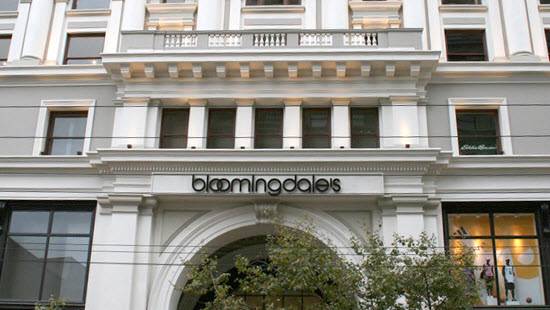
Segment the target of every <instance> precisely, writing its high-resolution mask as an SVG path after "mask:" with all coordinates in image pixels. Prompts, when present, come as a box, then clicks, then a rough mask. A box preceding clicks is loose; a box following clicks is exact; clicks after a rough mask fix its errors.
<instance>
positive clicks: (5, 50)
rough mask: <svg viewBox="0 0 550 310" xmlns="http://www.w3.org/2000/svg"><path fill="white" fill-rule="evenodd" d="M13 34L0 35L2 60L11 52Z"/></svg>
mask: <svg viewBox="0 0 550 310" xmlns="http://www.w3.org/2000/svg"><path fill="white" fill-rule="evenodd" d="M0 1H1V0H0ZM10 44H11V36H0V61H1V62H4V61H7V60H8V54H9V52H10Z"/></svg>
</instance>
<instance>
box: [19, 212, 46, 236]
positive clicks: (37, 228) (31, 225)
mask: <svg viewBox="0 0 550 310" xmlns="http://www.w3.org/2000/svg"><path fill="white" fill-rule="evenodd" d="M49 221H50V212H48V211H39V212H37V211H14V212H12V214H11V222H10V234H47V233H48V225H49Z"/></svg>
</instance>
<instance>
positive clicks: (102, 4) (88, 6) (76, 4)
mask: <svg viewBox="0 0 550 310" xmlns="http://www.w3.org/2000/svg"><path fill="white" fill-rule="evenodd" d="M110 4H111V0H73V10H93V9H108V8H109V5H110Z"/></svg>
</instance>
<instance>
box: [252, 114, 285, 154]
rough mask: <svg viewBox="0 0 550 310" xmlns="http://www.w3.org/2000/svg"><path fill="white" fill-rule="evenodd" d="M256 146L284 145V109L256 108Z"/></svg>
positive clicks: (271, 146) (258, 147)
mask: <svg viewBox="0 0 550 310" xmlns="http://www.w3.org/2000/svg"><path fill="white" fill-rule="evenodd" d="M254 123H255V126H254V130H255V135H254V148H257V149H280V148H282V147H283V109H256V115H255V118H254Z"/></svg>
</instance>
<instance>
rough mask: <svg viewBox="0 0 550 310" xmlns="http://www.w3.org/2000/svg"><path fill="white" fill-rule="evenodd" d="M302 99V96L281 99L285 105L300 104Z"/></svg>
mask: <svg viewBox="0 0 550 310" xmlns="http://www.w3.org/2000/svg"><path fill="white" fill-rule="evenodd" d="M303 101H304V100H303V99H302V98H286V99H284V100H283V103H284V104H285V106H300V105H302V102H303Z"/></svg>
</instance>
